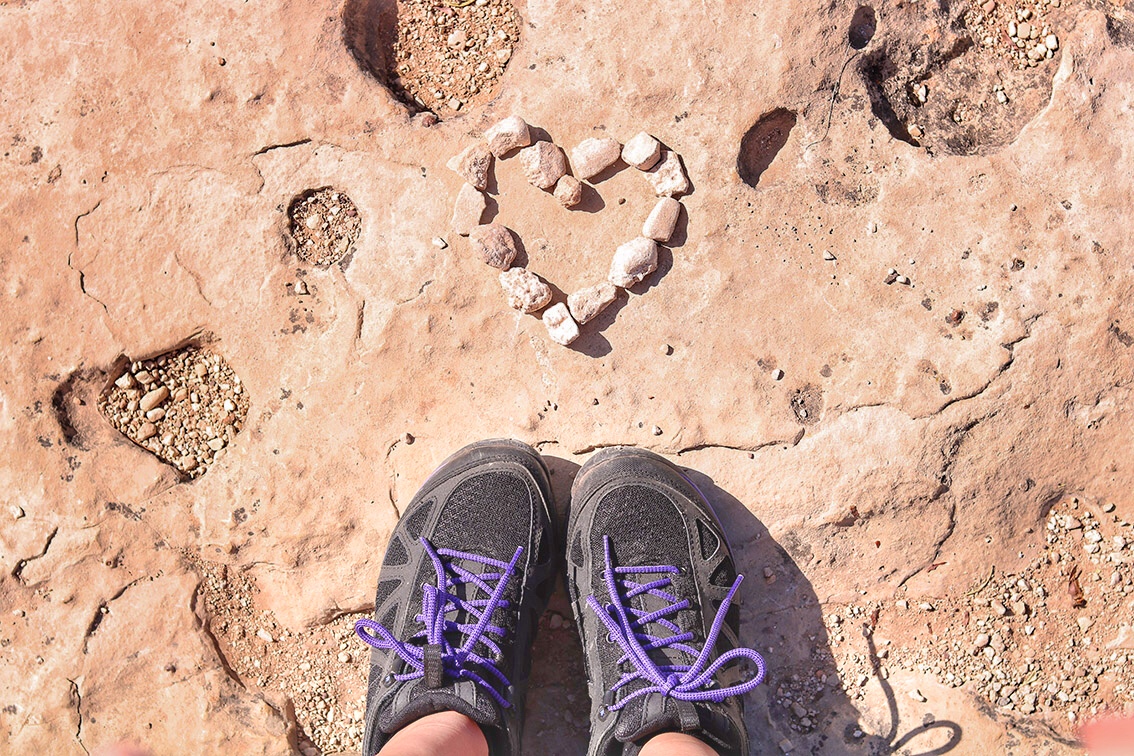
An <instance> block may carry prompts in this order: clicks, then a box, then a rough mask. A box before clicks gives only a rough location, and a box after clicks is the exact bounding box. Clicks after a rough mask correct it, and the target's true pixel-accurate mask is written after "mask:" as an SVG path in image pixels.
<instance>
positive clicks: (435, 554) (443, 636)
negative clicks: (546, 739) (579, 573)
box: [354, 537, 524, 708]
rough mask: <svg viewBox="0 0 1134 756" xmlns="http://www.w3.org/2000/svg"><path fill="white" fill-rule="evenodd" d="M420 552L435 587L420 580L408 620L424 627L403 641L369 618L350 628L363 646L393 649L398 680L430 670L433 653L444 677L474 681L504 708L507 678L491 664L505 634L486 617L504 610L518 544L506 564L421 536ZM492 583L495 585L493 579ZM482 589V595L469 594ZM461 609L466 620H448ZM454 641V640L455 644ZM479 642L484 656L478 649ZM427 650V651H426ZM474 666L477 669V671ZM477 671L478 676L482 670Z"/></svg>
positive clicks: (494, 662) (518, 549) (508, 685)
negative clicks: (477, 567) (417, 607)
mask: <svg viewBox="0 0 1134 756" xmlns="http://www.w3.org/2000/svg"><path fill="white" fill-rule="evenodd" d="M420 540H421V544H422V546H424V547H425V553H426V555H427V556H428V557H429V559H430V561H432V562H433V568H434V570H435V571H436V573H437V579H436V584H435V585H430V584H429V583H424V584H422V586H421V588H422V592H423V595H422V603H421V613H420V614H417V615H415V616H414V621H415V622H419V623H421V624H423V625H424V628H423V629H422V630H420V631H418V632H417V633H414V635H413V636H411V637H410V639H409V640H407V641H400V640H398V639H397V638H396V637H395V635H394V633H393V632H392V631H391V630H390V629H389V628H387V627H386V626H385V625H383V624H381V623H379V622H375V621H374V620H371V619H360V620H358V621H357V622H356V623H355V624H354V631H355V633H357V634H358V637H359V638H361V639H362V641H363V642H364V643H366V644H367V645H368V646H372V647H374V648H377V649H380V650H383V651H393V652H394V653H396V654H397V655H398V656H399V657H401V659H402V660H403V661H404V662H405V663H406V665H407V666H408V667H409V668H410V670H411V671H407V672H404V673H401V674H397V675H394V679H395V680H398V681H403V680H414V679H418V678H421V677H426V676H427V673H431V672H432V670H430V669H429V666H430V660H429V658H428V657H430V656H435V655H436V653H437V652H438V651H439V654H440V662H441V670H440V671H442V672H443V673H444V675H446V676H448V677H450V678H454V679H457V678H466V679H470V680H472V681H473V682H475V683H477V684H478V685H480V686H481V687H482V688H484V689H485V691H486V692H487V693H488V694H489V695H490V696H491V697H492V698H493V699H494V700H495V701H496V702H497V703H498V704H500V705H501V706H502V707H504V708H510V707H511V705H512V704H511V703H510V702H509V701H508V699H507V698H506V697H505V694H504V692H503V691H504V690H506V689H507V688H509V687H510V686H511V683H510V682H509V681H508V678H507V677H505V675H504V673H503V672H501V671H500V670H499V669H497V667H496V662H497V661H499V659H500V657H501V655H502V653H503V652H502V650H501V648H500V643H501V642H503V640H504V638H505V636H506V635H507V632H506V631H505V629H504V628H503V627H501V626H499V625H496V624H493V622H492V615H493V614H494V613H495V612H496V610H497V609H507V608H509V607H510V602H509V601H508V600H507V599H505V598H504V593H505V591H506V590H507V588H508V583H509V582H510V581H511V580H512V577H513V576H514V575H515V573H516V565H517V564H518V563H519V561H520V555H521V554H523V552H524V549H523V547H522V546H521V547H518V548H517V549H516V553H515V555H514V556H513V557H512V561H510V562H502V561H500V560H497V559H490V558H488V557H485V556H481V555H479V554H471V553H469V552H465V551H456V550H453V549H435V548H434V547H433V545H432V544H431V543H430V542H429V540H428V539H426V538H424V537H423V538H421V539H420ZM459 562H472V563H475V564H482V565H486V566H487V567H489V568H490V569H493V568H494V569H495V570H496V571H495V572H492V571H490V572H481V573H474V572H470V571H469V570H468V569H466V568H465V567H463V566H462V565H461V564H460V563H459ZM494 582H495V585H493V583H494ZM462 585H469V586H472V587H473V589H474V590H471V591H469V592H468V597H462V596H459V595H457V592H458V589H459V588H460V587H461V586H462ZM478 592H479V593H483V594H484V595H485V596H487V597H488V598H472V596H475V595H478ZM460 612H465V615H466V618H467V619H468V620H471V621H465V622H457V621H456V620H455V619H449V615H450V614H454V613H456V614H458V616H459V613H460ZM454 639H458V640H457V641H456V642H455V641H454ZM478 644H479V645H481V646H483V647H484V648H485V649H487V655H486V654H485V653H482V652H481V651H479V650H478V648H477V646H478ZM431 650H432V652H433V653H430V651H431ZM478 669H479V670H480V672H478V671H477V670H478ZM482 673H483V674H482Z"/></svg>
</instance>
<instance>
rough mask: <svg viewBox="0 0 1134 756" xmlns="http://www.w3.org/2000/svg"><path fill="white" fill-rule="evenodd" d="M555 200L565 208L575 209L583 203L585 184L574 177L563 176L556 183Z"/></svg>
mask: <svg viewBox="0 0 1134 756" xmlns="http://www.w3.org/2000/svg"><path fill="white" fill-rule="evenodd" d="M555 199H557V200H559V204H560V205H563V207H574V206H575V205H577V204H579V203H580V202H582V201H583V182H582V181H580V180H579V179H577V178H575V177H574V176H561V177H560V178H559V180H558V181H556V182H555Z"/></svg>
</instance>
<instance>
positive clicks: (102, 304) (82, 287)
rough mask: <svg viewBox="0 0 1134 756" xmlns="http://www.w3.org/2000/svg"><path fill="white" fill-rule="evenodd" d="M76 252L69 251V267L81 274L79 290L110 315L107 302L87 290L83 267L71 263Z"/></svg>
mask: <svg viewBox="0 0 1134 756" xmlns="http://www.w3.org/2000/svg"><path fill="white" fill-rule="evenodd" d="M92 212H93V211H92ZM79 217H82V216H79ZM77 223H78V221H76V224H77ZM75 228H76V229H77V228H78V225H76V226H75ZM76 233H78V232H77V231H76ZM76 239H77V237H76ZM74 254H75V253H74V252H68V253H67V267H68V268H70V269H71V270H73V271H75V272H76V273H78V274H79V291H81V292H82V293H83V295H84V296H87V297H90V298H91V299H93V300H94V301H96V302H98V304H99V306H100V307H102V311H103V312H105V313H106V314H107V315H109V314H110V310H108V309H106V303H105V302H103V301H102V300H101V299H99V298H98V297H96V296H95V295H94V294H91V293H90V292H89V291H87V274H86V273H84V272H83V270H82V269H81V268H76V267H75V266H74V265H72V264H71V258H72V257H73V256H74Z"/></svg>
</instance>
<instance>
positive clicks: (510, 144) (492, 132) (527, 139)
mask: <svg viewBox="0 0 1134 756" xmlns="http://www.w3.org/2000/svg"><path fill="white" fill-rule="evenodd" d="M484 139H485V141H487V142H488V149H489V150H491V151H492V154H493V155H495V156H496V157H498V158H499V157H504V156H505V155H506V154H508V153H509V152H511V151H512V150H514V149H516V148H518V147H527V146H528V145H529V144H531V143H532V134H531V130H530V129H529V128H528V124H527V123H526V122H525V121H524V119H523V118H520V117H519V116H517V115H512V116H508V117H507V118H505V119H504V120H503V121H500V122H499V123H497V124H496V125H495V126H492V127H491V128H489V129H488V131H486V132H484Z"/></svg>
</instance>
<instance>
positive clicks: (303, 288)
mask: <svg viewBox="0 0 1134 756" xmlns="http://www.w3.org/2000/svg"><path fill="white" fill-rule="evenodd" d="M308 291H309V290H308V288H307V282H306V281H299V282H297V283H296V284H295V293H296V294H298V295H299V296H304V295H306V294H307V293H308Z"/></svg>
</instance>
